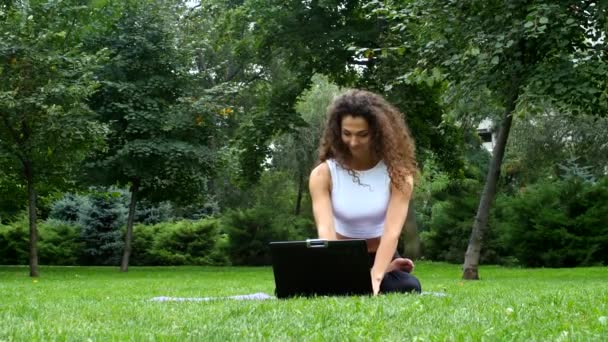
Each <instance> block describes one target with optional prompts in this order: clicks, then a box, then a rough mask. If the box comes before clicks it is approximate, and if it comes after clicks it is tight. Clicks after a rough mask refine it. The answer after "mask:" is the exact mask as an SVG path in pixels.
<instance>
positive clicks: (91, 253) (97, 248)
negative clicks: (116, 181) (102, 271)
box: [78, 193, 127, 265]
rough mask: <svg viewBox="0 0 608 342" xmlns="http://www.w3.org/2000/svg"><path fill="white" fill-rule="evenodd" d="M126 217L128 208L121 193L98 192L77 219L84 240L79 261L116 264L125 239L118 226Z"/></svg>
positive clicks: (91, 263)
mask: <svg viewBox="0 0 608 342" xmlns="http://www.w3.org/2000/svg"><path fill="white" fill-rule="evenodd" d="M126 220H127V209H126V207H125V206H124V205H123V204H122V202H121V200H120V196H114V195H112V194H108V193H98V194H94V195H92V196H91V197H90V205H87V206H85V207H82V208H81V209H80V212H79V218H78V222H79V224H80V226H81V227H82V230H81V239H82V241H83V243H84V249H83V258H82V262H83V263H84V264H87V265H117V264H118V263H119V262H120V258H121V256H122V250H123V246H124V242H123V239H122V233H121V227H122V226H124V224H125V223H126Z"/></svg>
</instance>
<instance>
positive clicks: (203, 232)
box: [131, 219, 229, 265]
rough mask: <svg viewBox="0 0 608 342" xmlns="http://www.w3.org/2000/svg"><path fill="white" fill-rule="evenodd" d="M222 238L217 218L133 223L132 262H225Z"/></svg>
mask: <svg viewBox="0 0 608 342" xmlns="http://www.w3.org/2000/svg"><path fill="white" fill-rule="evenodd" d="M223 240H225V239H223V238H222V236H220V235H219V223H218V220H217V219H203V220H198V221H190V220H183V221H178V222H172V223H169V222H165V223H160V224H156V225H153V226H144V225H137V226H136V227H135V228H134V233H133V250H132V254H131V264H132V265H225V264H228V263H229V262H228V260H227V258H226V254H225V253H223V252H222V248H223V246H224V245H225V242H224V241H223Z"/></svg>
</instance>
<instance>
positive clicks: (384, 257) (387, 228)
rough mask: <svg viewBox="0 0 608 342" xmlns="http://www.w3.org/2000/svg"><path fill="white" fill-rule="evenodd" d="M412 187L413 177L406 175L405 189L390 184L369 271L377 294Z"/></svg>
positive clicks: (394, 247)
mask: <svg viewBox="0 0 608 342" xmlns="http://www.w3.org/2000/svg"><path fill="white" fill-rule="evenodd" d="M413 188H414V178H413V177H412V176H408V178H407V180H406V189H405V191H401V190H398V189H397V188H396V187H395V186H394V185H392V186H391V198H390V200H389V203H388V209H387V211H386V220H385V223H384V233H383V234H382V238H381V239H380V245H379V246H378V250H377V251H376V259H375V260H374V266H373V267H372V271H371V272H372V287H373V289H374V294H378V292H379V290H380V283H381V282H382V279H383V278H384V274H385V273H386V270H387V268H388V267H389V265H390V263H391V259H392V258H393V255H394V254H395V251H396V250H397V243H398V241H399V236H400V235H401V229H402V228H403V225H404V223H405V219H406V217H407V209H408V206H409V203H410V198H411V197H412V190H413Z"/></svg>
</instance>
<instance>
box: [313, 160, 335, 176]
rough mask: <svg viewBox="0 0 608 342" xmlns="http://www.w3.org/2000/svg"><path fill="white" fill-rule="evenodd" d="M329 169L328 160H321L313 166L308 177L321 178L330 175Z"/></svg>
mask: <svg viewBox="0 0 608 342" xmlns="http://www.w3.org/2000/svg"><path fill="white" fill-rule="evenodd" d="M330 175H331V174H330V171H329V160H326V161H323V162H321V163H320V164H319V165H317V166H315V168H314V169H312V172H311V173H310V178H313V177H314V178H323V177H327V176H330Z"/></svg>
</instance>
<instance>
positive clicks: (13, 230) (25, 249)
mask: <svg viewBox="0 0 608 342" xmlns="http://www.w3.org/2000/svg"><path fill="white" fill-rule="evenodd" d="M29 234H30V233H29V225H28V221H27V216H22V217H21V218H20V219H19V220H18V221H15V222H12V223H11V224H10V225H6V226H5V225H2V224H0V265H27V264H29V248H30V247H29V246H30V245H29Z"/></svg>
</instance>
